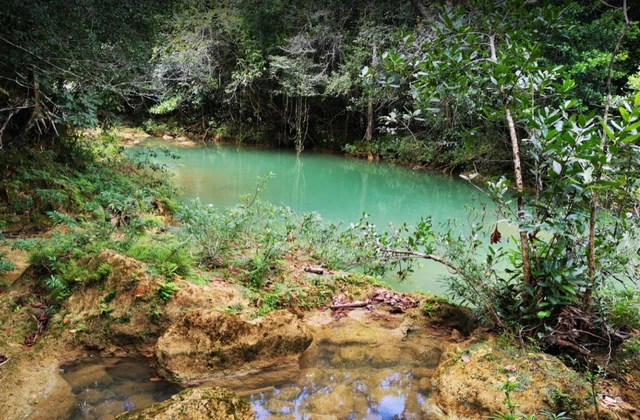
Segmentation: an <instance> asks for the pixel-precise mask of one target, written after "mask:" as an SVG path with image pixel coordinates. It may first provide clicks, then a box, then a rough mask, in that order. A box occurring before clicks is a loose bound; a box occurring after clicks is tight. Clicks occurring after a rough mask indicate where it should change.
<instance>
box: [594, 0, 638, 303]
mask: <svg viewBox="0 0 640 420" xmlns="http://www.w3.org/2000/svg"><path fill="white" fill-rule="evenodd" d="M622 12H623V14H624V26H623V28H622V33H621V34H620V37H619V38H618V42H617V44H616V46H615V48H614V49H613V53H612V54H611V60H609V69H608V71H607V83H606V90H607V96H606V100H605V104H604V116H603V118H602V120H603V121H602V123H603V124H604V125H607V121H608V119H609V108H610V107H611V78H612V75H613V63H614V61H615V59H616V56H617V55H618V52H619V51H620V47H621V46H622V42H623V41H624V39H625V37H626V36H627V31H628V30H629V26H630V24H631V21H630V20H629V14H628V8H627V0H623V2H622ZM600 147H601V149H602V152H605V153H606V149H607V134H606V133H605V131H604V129H603V130H602V136H601V140H600ZM595 172H596V174H595V179H594V184H597V183H598V182H600V180H601V179H602V164H600V165H599V166H598V167H597V168H596V171H595ZM597 218H598V190H597V189H593V190H592V192H591V202H590V203H589V246H588V249H587V264H588V267H589V282H590V287H587V290H586V292H585V294H584V300H583V308H584V310H585V311H589V310H590V309H591V295H592V292H593V288H594V287H595V283H596V276H597V269H598V267H597V261H596V221H597Z"/></svg>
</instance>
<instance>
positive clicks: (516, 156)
mask: <svg viewBox="0 0 640 420" xmlns="http://www.w3.org/2000/svg"><path fill="white" fill-rule="evenodd" d="M504 111H505V114H506V118H507V125H508V126H509V138H510V139H511V151H512V153H513V173H514V176H515V179H516V189H517V190H518V218H519V219H524V214H525V208H524V199H523V197H522V194H523V193H524V182H523V180H522V165H521V163H520V145H519V143H518V134H517V133H516V125H515V123H514V121H513V116H512V115H511V108H510V105H509V101H508V100H506V101H505V103H504ZM520 248H522V278H523V280H524V284H526V285H527V286H531V285H532V284H533V281H532V279H531V257H530V255H529V238H527V232H525V231H523V230H520Z"/></svg>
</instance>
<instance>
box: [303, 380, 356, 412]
mask: <svg viewBox="0 0 640 420" xmlns="http://www.w3.org/2000/svg"><path fill="white" fill-rule="evenodd" d="M354 402H355V398H354V394H353V392H352V390H351V389H350V388H349V387H348V386H347V385H346V384H344V383H342V384H339V385H337V386H336V387H335V388H334V389H333V390H332V391H331V392H330V393H328V394H324V393H317V394H315V395H313V396H311V397H309V399H308V400H307V411H309V412H313V413H323V414H329V415H335V416H336V417H337V418H339V419H344V418H348V417H349V414H351V413H352V412H353V405H354Z"/></svg>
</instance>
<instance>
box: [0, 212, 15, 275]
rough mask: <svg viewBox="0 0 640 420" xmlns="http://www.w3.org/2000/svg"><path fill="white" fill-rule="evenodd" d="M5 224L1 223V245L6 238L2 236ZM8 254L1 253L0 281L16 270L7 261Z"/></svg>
mask: <svg viewBox="0 0 640 420" xmlns="http://www.w3.org/2000/svg"><path fill="white" fill-rule="evenodd" d="M2 227H3V224H2V222H1V221H0V245H2V244H3V242H4V236H3V235H2V229H1V228H2ZM6 256H7V254H6V253H5V252H2V251H0V279H2V277H3V275H4V274H6V273H8V272H9V271H12V270H13V269H14V265H13V263H12V262H11V261H9V260H6V259H5V258H6Z"/></svg>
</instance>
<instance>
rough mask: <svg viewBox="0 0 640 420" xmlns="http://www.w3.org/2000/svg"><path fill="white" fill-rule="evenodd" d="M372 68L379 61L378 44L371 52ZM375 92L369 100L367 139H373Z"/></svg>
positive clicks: (370, 94)
mask: <svg viewBox="0 0 640 420" xmlns="http://www.w3.org/2000/svg"><path fill="white" fill-rule="evenodd" d="M371 57H372V58H371V68H372V69H373V68H375V66H376V62H377V61H378V50H377V48H376V44H373V51H372V52H371ZM373 83H375V80H374V81H373ZM373 123H374V121H373V93H372V92H371V91H369V100H368V102H367V131H366V132H365V133H364V139H365V140H366V141H368V142H369V141H371V139H372V138H373V129H374V126H373Z"/></svg>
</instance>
